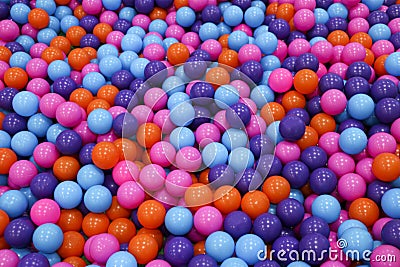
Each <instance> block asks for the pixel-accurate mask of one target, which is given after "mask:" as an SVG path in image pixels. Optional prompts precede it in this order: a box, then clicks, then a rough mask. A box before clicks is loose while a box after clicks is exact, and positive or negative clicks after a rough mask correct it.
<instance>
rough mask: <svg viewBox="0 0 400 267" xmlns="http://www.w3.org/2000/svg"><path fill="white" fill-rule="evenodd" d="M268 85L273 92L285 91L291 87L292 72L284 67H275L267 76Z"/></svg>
mask: <svg viewBox="0 0 400 267" xmlns="http://www.w3.org/2000/svg"><path fill="white" fill-rule="evenodd" d="M268 85H269V87H271V89H272V90H273V91H274V92H277V93H285V92H287V91H289V90H290V88H292V85H293V76H292V73H291V72H290V71H289V70H287V69H284V68H277V69H275V70H273V71H272V72H271V75H270V76H269V78H268Z"/></svg>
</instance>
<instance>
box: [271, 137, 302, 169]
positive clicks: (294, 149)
mask: <svg viewBox="0 0 400 267" xmlns="http://www.w3.org/2000/svg"><path fill="white" fill-rule="evenodd" d="M300 152H301V151H300V147H299V146H298V145H297V144H296V143H292V142H288V141H282V142H280V143H278V145H277V146H276V150H275V156H277V157H278V158H279V159H280V161H281V162H282V163H283V164H286V163H288V162H290V161H294V160H298V159H299V158H300Z"/></svg>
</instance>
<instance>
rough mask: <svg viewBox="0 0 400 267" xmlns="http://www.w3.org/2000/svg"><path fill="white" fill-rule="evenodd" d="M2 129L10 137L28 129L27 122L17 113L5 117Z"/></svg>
mask: <svg viewBox="0 0 400 267" xmlns="http://www.w3.org/2000/svg"><path fill="white" fill-rule="evenodd" d="M2 127H3V131H5V132H7V133H8V134H9V135H14V134H16V133H18V132H21V131H25V130H26V129H27V120H26V118H24V117H22V116H20V115H18V114H17V113H8V114H7V115H6V116H5V117H4V120H3V123H2Z"/></svg>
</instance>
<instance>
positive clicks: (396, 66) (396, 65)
mask: <svg viewBox="0 0 400 267" xmlns="http://www.w3.org/2000/svg"><path fill="white" fill-rule="evenodd" d="M385 70H386V71H387V72H388V73H389V74H390V75H393V76H400V52H394V53H392V54H390V55H389V56H388V57H387V58H386V60H385Z"/></svg>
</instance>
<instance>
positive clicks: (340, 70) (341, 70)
mask: <svg viewBox="0 0 400 267" xmlns="http://www.w3.org/2000/svg"><path fill="white" fill-rule="evenodd" d="M347 68H348V66H347V65H346V64H344V63H335V64H333V65H332V66H331V67H330V68H329V72H331V73H335V74H337V75H339V76H340V77H342V79H345V78H346V72H347Z"/></svg>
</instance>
